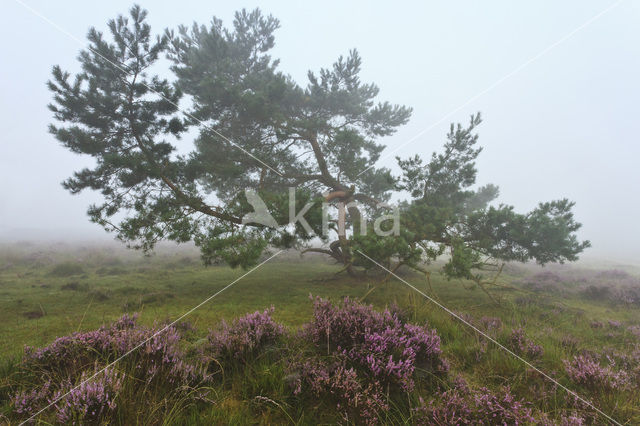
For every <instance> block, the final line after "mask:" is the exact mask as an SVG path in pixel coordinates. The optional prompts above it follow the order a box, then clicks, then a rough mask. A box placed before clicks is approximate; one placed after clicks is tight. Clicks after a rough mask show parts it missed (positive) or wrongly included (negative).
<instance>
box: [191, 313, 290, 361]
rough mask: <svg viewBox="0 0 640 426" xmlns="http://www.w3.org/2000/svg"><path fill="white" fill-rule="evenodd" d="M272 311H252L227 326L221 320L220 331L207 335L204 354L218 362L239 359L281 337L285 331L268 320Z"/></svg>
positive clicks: (244, 358)
mask: <svg viewBox="0 0 640 426" xmlns="http://www.w3.org/2000/svg"><path fill="white" fill-rule="evenodd" d="M273 311H274V308H273V307H271V308H270V309H266V310H265V311H264V312H262V313H261V312H258V311H256V312H254V313H252V314H247V315H245V316H244V317H241V318H237V319H235V320H234V321H233V322H232V323H231V325H229V324H227V323H226V322H225V321H222V326H221V329H220V330H218V331H215V332H211V333H210V334H209V337H208V345H207V346H206V347H205V348H204V352H205V355H211V356H213V357H214V358H219V359H221V360H231V359H234V358H236V359H242V360H246V358H247V357H248V356H250V355H253V354H255V353H256V352H257V351H259V350H261V349H263V348H264V347H265V346H267V345H270V344H273V343H275V342H276V341H277V340H278V339H279V338H280V337H281V336H282V335H284V334H285V328H284V327H283V326H282V325H280V324H278V323H277V322H275V321H274V320H273V319H272V318H271V314H272V313H273Z"/></svg>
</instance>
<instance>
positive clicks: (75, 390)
mask: <svg viewBox="0 0 640 426" xmlns="http://www.w3.org/2000/svg"><path fill="white" fill-rule="evenodd" d="M89 377H90V376H89V374H87V373H83V374H82V376H81V377H80V385H79V386H77V387H74V386H72V385H71V384H70V383H67V385H66V386H65V387H63V388H62V389H61V390H59V391H58V392H56V393H55V394H54V395H53V398H52V399H53V400H54V401H55V400H57V399H58V398H60V399H59V400H58V401H57V402H56V403H55V406H56V408H57V413H56V418H57V419H58V421H59V422H61V423H70V422H73V423H75V422H76V421H78V422H81V423H97V422H98V421H99V420H100V419H102V418H103V417H105V416H106V415H108V414H109V413H111V412H113V411H114V410H115V408H116V397H117V395H118V392H119V391H120V389H121V387H122V377H121V376H120V375H118V374H117V373H116V372H115V371H114V370H105V371H104V372H103V373H101V374H99V375H98V376H96V377H93V378H91V379H90V380H87V379H89Z"/></svg>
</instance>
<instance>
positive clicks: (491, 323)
mask: <svg viewBox="0 0 640 426" xmlns="http://www.w3.org/2000/svg"><path fill="white" fill-rule="evenodd" d="M480 324H481V325H482V327H483V328H484V329H485V330H486V331H488V332H498V331H500V330H502V320H501V319H500V318H496V317H482V318H480Z"/></svg>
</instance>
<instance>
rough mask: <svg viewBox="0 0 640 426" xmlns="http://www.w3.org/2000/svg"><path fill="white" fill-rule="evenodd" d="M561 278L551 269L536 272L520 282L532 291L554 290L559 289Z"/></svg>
mask: <svg viewBox="0 0 640 426" xmlns="http://www.w3.org/2000/svg"><path fill="white" fill-rule="evenodd" d="M561 282H562V278H561V277H560V276H559V275H558V274H555V273H553V272H551V271H544V272H540V273H537V274H535V275H533V276H531V277H527V278H525V279H524V280H522V284H523V285H524V286H525V287H527V288H529V289H531V290H533V291H554V290H558V289H559V284H560V283H561Z"/></svg>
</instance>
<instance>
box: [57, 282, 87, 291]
mask: <svg viewBox="0 0 640 426" xmlns="http://www.w3.org/2000/svg"><path fill="white" fill-rule="evenodd" d="M60 289H61V290H73V291H87V290H89V284H87V283H79V282H78V281H71V282H68V283H66V284H64V285H62V286H61V287H60Z"/></svg>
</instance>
